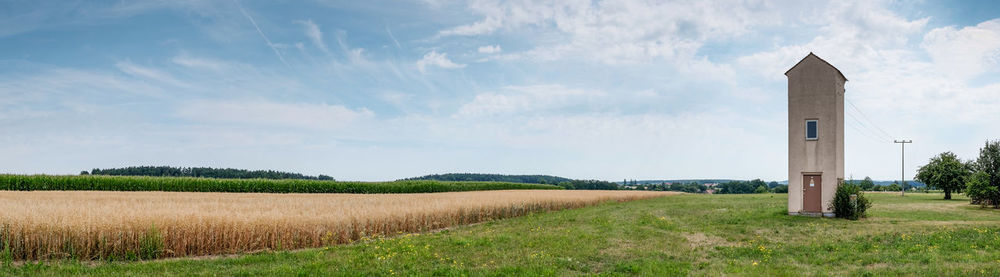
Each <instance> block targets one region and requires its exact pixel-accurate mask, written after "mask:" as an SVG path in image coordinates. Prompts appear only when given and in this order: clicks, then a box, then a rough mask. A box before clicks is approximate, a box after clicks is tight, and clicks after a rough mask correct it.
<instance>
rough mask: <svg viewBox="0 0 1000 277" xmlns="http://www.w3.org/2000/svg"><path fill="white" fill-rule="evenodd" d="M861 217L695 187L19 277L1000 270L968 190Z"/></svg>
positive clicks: (987, 223) (997, 232)
mask: <svg viewBox="0 0 1000 277" xmlns="http://www.w3.org/2000/svg"><path fill="white" fill-rule="evenodd" d="M870 197H871V198H872V200H873V203H874V206H873V207H872V210H870V213H871V215H870V217H869V218H867V219H863V220H860V221H847V220H841V219H828V218H810V217H792V216H787V215H785V212H786V208H785V205H786V198H785V195H783V194H754V195H696V194H685V195H676V196H670V197H660V198H652V199H646V200H639V201H631V202H625V203H614V204H611V203H608V204H602V205H597V206H593V207H587V208H581V209H572V210H564V211H558V212H549V213H535V214H530V215H527V216H523V217H517V218H511V219H504V220H499V221H490V222H487V223H484V224H478V225H471V226H463V227H456V228H452V229H448V230H445V231H440V232H429V233H428V232H425V233H416V234H412V235H402V236H391V237H386V238H372V239H363V240H360V241H358V242H356V243H351V244H344V245H338V246H330V247H326V248H316V249H310V250H304V251H267V252H262V253H257V254H251V255H241V256H235V257H218V258H208V259H176V260H163V261H153V262H125V263H119V262H111V263H96V264H95V263H91V262H78V261H74V260H68V261H50V262H46V263H44V264H34V263H28V264H21V265H16V263H15V265H13V266H9V267H6V268H5V269H0V274H14V275H35V274H43V275H65V274H71V273H75V274H80V273H86V274H92V275H104V276H108V275H113V276H120V275H163V274H173V275H191V274H221V275H297V274H307V275H391V274H404V275H410V274H412V275H473V276H476V275H576V274H608V275H630V274H639V275H732V274H748V275H771V276H775V275H776V276H802V275H989V276H996V275H998V274H1000V263H998V262H997V260H1000V252H998V251H996V249H997V248H998V247H1000V225H998V224H997V223H996V222H998V221H1000V212H998V211H996V210H991V209H980V208H979V207H977V206H972V205H969V204H968V199H967V198H963V197H961V196H959V197H956V198H957V199H954V200H940V199H941V198H942V195H941V194H919V193H918V194H908V195H907V196H906V197H905V198H903V197H899V196H898V195H893V194H871V195H870Z"/></svg>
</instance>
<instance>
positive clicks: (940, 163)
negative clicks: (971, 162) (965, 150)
mask: <svg viewBox="0 0 1000 277" xmlns="http://www.w3.org/2000/svg"><path fill="white" fill-rule="evenodd" d="M969 174H970V172H969V168H968V167H967V166H966V165H965V164H964V163H962V161H960V160H959V159H958V156H955V153H951V152H944V153H941V154H938V155H937V156H934V157H932V158H931V160H930V162H928V163H927V164H926V165H924V166H921V167H920V169H919V170H917V180H918V181H920V182H923V183H924V184H927V186H930V187H932V188H936V189H941V190H944V199H951V193H952V192H962V190H963V189H965V181H966V179H967V178H968V177H969Z"/></svg>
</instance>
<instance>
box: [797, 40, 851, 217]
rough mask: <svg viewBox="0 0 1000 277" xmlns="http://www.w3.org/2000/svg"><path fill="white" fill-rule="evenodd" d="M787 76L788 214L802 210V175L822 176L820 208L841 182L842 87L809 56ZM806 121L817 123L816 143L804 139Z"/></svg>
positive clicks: (831, 72) (838, 78)
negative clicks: (816, 121) (817, 174)
mask: <svg viewBox="0 0 1000 277" xmlns="http://www.w3.org/2000/svg"><path fill="white" fill-rule="evenodd" d="M786 75H787V76H788V212H789V213H798V212H800V211H801V210H802V206H803V203H802V200H803V199H802V198H803V197H802V192H803V187H802V175H803V174H804V173H819V174H822V179H823V189H822V194H821V195H822V196H821V198H822V201H823V203H822V207H823V212H824V213H832V211H831V210H830V204H829V203H830V201H832V200H833V194H834V192H835V191H836V186H837V184H839V180H843V178H844V83H845V82H846V81H847V80H846V79H844V78H843V77H842V75H841V74H840V73H839V72H838V71H837V69H835V68H833V67H832V66H830V65H828V64H827V63H826V62H824V61H822V60H820V59H819V58H817V57H816V56H814V55H809V56H807V57H806V58H805V59H803V61H802V62H801V63H799V64H798V65H797V66H796V67H794V68H793V69H792V70H790V71H789V72H788V73H786ZM807 119H818V120H819V126H818V130H817V131H818V133H817V135H818V140H809V141H807V140H806V139H805V132H806V130H805V128H806V120H807Z"/></svg>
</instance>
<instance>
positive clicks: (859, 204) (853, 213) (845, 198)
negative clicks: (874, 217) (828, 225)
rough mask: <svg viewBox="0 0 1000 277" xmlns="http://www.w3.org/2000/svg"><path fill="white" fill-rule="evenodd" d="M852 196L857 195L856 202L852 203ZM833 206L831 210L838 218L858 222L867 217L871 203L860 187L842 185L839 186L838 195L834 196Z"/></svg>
mask: <svg viewBox="0 0 1000 277" xmlns="http://www.w3.org/2000/svg"><path fill="white" fill-rule="evenodd" d="M851 195H857V198H856V199H855V201H851ZM831 205H832V207H831V209H833V213H834V214H835V215H836V216H837V217H839V218H846V219H850V220H858V219H859V218H863V217H866V216H867V211H868V208H869V207H871V202H869V201H868V198H866V197H865V194H864V192H862V191H861V187H859V186H858V185H854V184H848V183H841V184H840V185H839V186H837V193H835V194H834V195H833V203H831Z"/></svg>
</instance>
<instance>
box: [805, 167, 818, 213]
mask: <svg viewBox="0 0 1000 277" xmlns="http://www.w3.org/2000/svg"><path fill="white" fill-rule="evenodd" d="M822 177H823V176H821V175H802V211H804V212H814V213H818V212H822V211H823V199H822V198H823V197H822V195H823V194H822V191H823V178H822Z"/></svg>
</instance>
